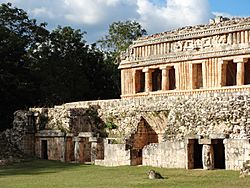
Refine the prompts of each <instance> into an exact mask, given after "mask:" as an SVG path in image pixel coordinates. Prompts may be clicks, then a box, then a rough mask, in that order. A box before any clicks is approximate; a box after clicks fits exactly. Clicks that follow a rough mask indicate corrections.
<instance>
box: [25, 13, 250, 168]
mask: <svg viewBox="0 0 250 188" xmlns="http://www.w3.org/2000/svg"><path fill="white" fill-rule="evenodd" d="M121 59H122V61H121V63H120V66H119V69H120V70H121V99H114V100H103V101H102V100H97V101H82V102H74V103H66V104H63V105H59V106H55V107H54V108H31V109H30V112H31V113H32V114H33V115H30V116H29V117H28V121H27V122H28V124H29V126H33V127H34V130H35V134H34V139H33V140H34V142H33V145H32V144H30V145H28V146H26V147H23V148H29V151H27V152H29V153H32V152H31V151H30V148H34V150H35V151H34V153H35V155H36V156H37V157H40V158H44V159H49V160H61V161H65V162H85V163H86V162H90V163H94V164H97V165H104V166H119V165H149V166H157V167H166V168H187V169H195V168H203V169H233V170H238V169H240V168H242V166H243V164H244V163H245V162H246V161H248V160H250V18H233V19H227V18H222V17H217V18H215V19H214V20H211V23H210V24H207V25H199V26H193V27H185V28H180V29H177V30H173V31H169V32H164V33H159V34H155V35H151V36H147V37H142V38H140V39H138V40H136V41H134V42H133V44H132V45H131V46H130V47H129V48H128V50H127V51H126V53H124V54H123V55H122V57H121ZM29 138H32V137H29ZM25 143H26V145H27V144H28V143H27V142H25ZM34 143H35V144H34Z"/></svg>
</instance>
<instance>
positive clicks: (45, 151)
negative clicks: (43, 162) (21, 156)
mask: <svg viewBox="0 0 250 188" xmlns="http://www.w3.org/2000/svg"><path fill="white" fill-rule="evenodd" d="M41 147H42V148H41V157H42V159H48V142H47V140H42V145H41Z"/></svg>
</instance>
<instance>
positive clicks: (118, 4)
mask: <svg viewBox="0 0 250 188" xmlns="http://www.w3.org/2000/svg"><path fill="white" fill-rule="evenodd" d="M7 2H11V3H12V4H13V6H16V7H18V8H21V9H24V10H25V11H26V12H28V14H29V17H30V18H35V19H37V21H38V22H47V23H48V26H47V28H48V29H49V30H53V29H55V28H56V27H57V26H58V25H61V26H71V27H72V28H74V29H81V30H82V31H86V32H87V34H86V36H85V40H87V42H88V43H93V42H96V41H97V40H99V39H101V38H102V37H103V36H104V35H106V34H107V32H108V28H109V25H110V24H112V23H113V22H115V21H125V20H133V21H137V22H139V23H140V24H141V25H142V27H143V28H144V29H146V30H147V32H148V34H154V33H159V32H164V31H168V30H171V29H175V28H178V27H184V26H190V25H197V24H206V23H208V22H209V19H210V18H213V17H214V16H215V15H222V16H226V17H247V16H250V11H249V7H250V0H0V3H7Z"/></svg>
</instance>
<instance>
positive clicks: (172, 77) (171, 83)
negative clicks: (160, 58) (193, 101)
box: [169, 67, 176, 90]
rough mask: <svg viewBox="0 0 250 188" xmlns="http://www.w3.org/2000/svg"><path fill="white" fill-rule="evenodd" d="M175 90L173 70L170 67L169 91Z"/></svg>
mask: <svg viewBox="0 0 250 188" xmlns="http://www.w3.org/2000/svg"><path fill="white" fill-rule="evenodd" d="M174 89H176V83H175V69H174V67H171V69H169V90H174Z"/></svg>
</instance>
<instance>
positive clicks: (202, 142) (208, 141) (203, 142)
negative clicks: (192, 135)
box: [199, 138, 212, 145]
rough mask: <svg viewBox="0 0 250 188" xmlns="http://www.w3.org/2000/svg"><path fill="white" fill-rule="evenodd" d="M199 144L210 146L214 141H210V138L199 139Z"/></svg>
mask: <svg viewBox="0 0 250 188" xmlns="http://www.w3.org/2000/svg"><path fill="white" fill-rule="evenodd" d="M199 144H205V145H210V144H212V139H209V138H202V139H199Z"/></svg>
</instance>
